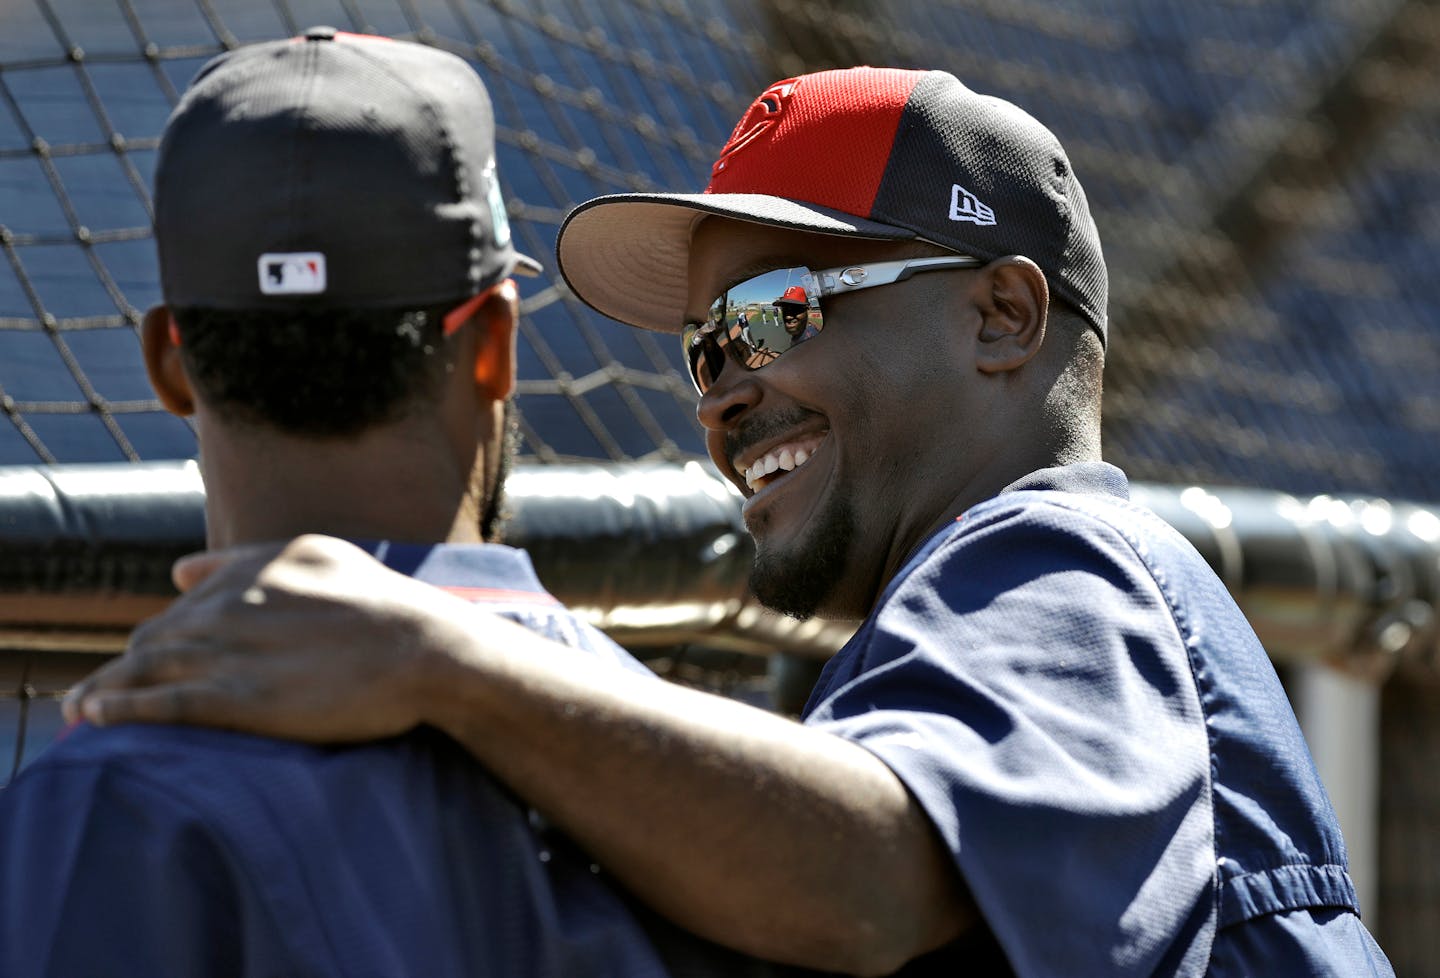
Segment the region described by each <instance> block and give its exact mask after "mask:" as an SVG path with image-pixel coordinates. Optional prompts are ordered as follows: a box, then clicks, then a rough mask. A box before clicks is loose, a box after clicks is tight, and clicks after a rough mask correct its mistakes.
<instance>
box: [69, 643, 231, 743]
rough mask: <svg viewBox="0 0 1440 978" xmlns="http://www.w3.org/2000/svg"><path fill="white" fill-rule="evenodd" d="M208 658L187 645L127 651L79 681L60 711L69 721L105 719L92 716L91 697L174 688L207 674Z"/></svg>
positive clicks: (203, 653) (93, 721)
mask: <svg viewBox="0 0 1440 978" xmlns="http://www.w3.org/2000/svg"><path fill="white" fill-rule="evenodd" d="M142 627H143V626H142ZM208 659H209V654H208V650H205V649H201V648H197V647H194V646H184V645H169V646H160V647H153V646H152V647H149V648H146V649H144V650H143V651H141V652H127V653H126V654H125V655H121V656H117V657H116V658H114V659H111V660H110V661H109V662H107V663H106V664H105V665H103V666H101V667H100V668H99V669H97V670H96V671H95V672H93V673H91V674H90V675H89V676H86V677H85V678H84V679H82V680H81V681H80V682H78V683H76V684H75V685H74V686H73V687H72V688H71V690H70V692H69V693H67V694H66V696H65V699H64V700H63V701H62V702H61V704H60V709H61V712H62V714H63V715H64V717H65V721H66V722H67V723H78V722H79V721H80V720H82V719H85V720H90V722H92V723H99V722H102V721H100V720H96V719H93V718H92V717H91V715H90V713H91V709H92V707H91V706H90V701H91V700H92V699H94V698H96V697H102V698H103V697H104V695H105V694H106V693H113V692H117V691H121V690H134V689H135V688H137V687H142V686H151V687H154V686H156V685H157V684H166V685H168V686H171V687H173V686H176V685H177V684H183V683H190V682H192V681H193V680H194V679H195V678H196V677H198V676H202V675H203V674H204V672H205V670H204V668H203V666H204V663H205V662H206V661H207V660H208ZM102 715H103V714H102Z"/></svg>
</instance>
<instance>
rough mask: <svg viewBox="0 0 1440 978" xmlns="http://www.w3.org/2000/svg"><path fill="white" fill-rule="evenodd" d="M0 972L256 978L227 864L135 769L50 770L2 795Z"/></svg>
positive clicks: (39, 769) (198, 824)
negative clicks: (247, 958) (245, 949)
mask: <svg viewBox="0 0 1440 978" xmlns="http://www.w3.org/2000/svg"><path fill="white" fill-rule="evenodd" d="M0 907H3V913H0V974H4V975H6V976H7V978H41V976H45V978H50V976H56V978H58V976H74V975H85V976H87V978H111V976H113V978H133V976H136V975H145V976H147V978H183V976H194V975H242V974H243V975H252V974H257V972H254V971H252V970H250V969H248V968H245V967H244V966H243V961H244V958H245V955H244V953H243V947H242V943H243V942H242V937H241V927H242V925H241V920H242V913H241V908H240V906H239V905H238V903H237V898H236V883H235V880H234V879H233V878H232V872H231V869H230V862H229V860H228V859H227V858H226V855H225V853H224V852H223V851H222V850H221V848H220V847H219V846H218V844H217V842H216V841H215V839H214V838H213V837H212V836H211V834H210V833H209V832H208V831H207V829H206V827H205V825H204V823H203V822H202V821H200V820H198V819H196V818H195V817H193V816H192V814H191V813H189V812H187V811H186V810H185V808H184V807H183V806H182V805H180V804H178V803H177V802H176V801H175V800H174V799H172V798H170V797H167V796H166V795H165V794H164V793H162V792H160V791H158V790H157V789H155V788H153V787H151V786H150V785H149V784H148V783H147V782H146V781H145V780H144V778H143V776H137V775H135V774H132V773H127V772H124V771H117V770H106V769H103V768H100V767H96V766H92V765H73V766H60V765H46V764H44V762H43V761H42V762H37V765H36V767H35V769H32V770H30V771H27V772H24V773H23V774H22V775H21V777H20V778H18V779H16V781H15V782H14V783H13V784H12V785H11V786H10V787H9V788H7V789H6V790H5V791H3V792H0Z"/></svg>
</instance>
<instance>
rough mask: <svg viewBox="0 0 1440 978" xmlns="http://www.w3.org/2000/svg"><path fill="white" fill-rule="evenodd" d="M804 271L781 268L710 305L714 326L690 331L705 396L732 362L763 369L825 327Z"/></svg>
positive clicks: (688, 346)
mask: <svg viewBox="0 0 1440 978" xmlns="http://www.w3.org/2000/svg"><path fill="white" fill-rule="evenodd" d="M812 282H813V279H812V276H811V274H810V270H809V269H808V268H805V267H804V266H799V267H795V268H777V269H775V270H773V271H769V272H765V273H764V274H762V275H757V276H755V277H754V278H751V279H746V280H745V281H744V282H741V283H740V284H738V285H733V286H731V287H730V289H729V290H728V291H726V292H725V293H724V294H723V295H721V296H720V297H719V298H718V299H716V300H715V301H714V302H713V303H712V304H711V306H710V315H709V321H708V322H706V323H705V325H704V326H698V327H697V326H691V327H689V328H687V330H686V332H685V338H684V342H685V353H686V358H687V360H688V362H689V364H690V376H691V377H692V378H693V379H694V381H695V387H696V388H697V389H698V390H699V391H700V393H702V394H703V393H705V391H706V390H708V389H709V387H710V385H711V384H712V383H714V382H715V378H716V377H718V376H719V374H720V371H721V369H722V368H723V367H724V366H725V361H726V359H727V354H728V359H730V360H733V361H734V362H735V363H738V364H740V365H741V366H743V367H744V368H745V369H747V370H758V369H759V368H760V367H763V366H765V365H766V364H767V363H770V362H772V361H774V360H776V359H778V358H779V357H780V356H781V355H782V354H784V353H787V352H789V351H790V350H792V349H794V348H795V347H796V346H798V345H799V344H800V343H803V342H804V341H805V340H808V339H810V338H811V337H813V336H815V335H817V334H818V333H819V332H820V330H821V329H823V328H824V318H823V316H822V315H821V313H820V301H819V297H818V295H816V293H815V290H814V288H813V287H812V284H811V283H812Z"/></svg>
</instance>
